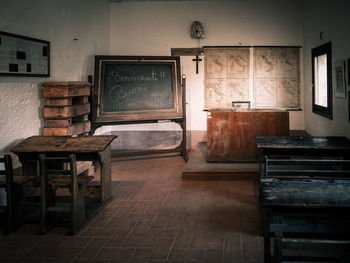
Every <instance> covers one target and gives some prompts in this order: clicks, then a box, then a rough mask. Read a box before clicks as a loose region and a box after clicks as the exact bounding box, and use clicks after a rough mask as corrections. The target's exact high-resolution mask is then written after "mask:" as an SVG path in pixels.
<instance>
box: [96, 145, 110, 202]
mask: <svg viewBox="0 0 350 263" xmlns="http://www.w3.org/2000/svg"><path fill="white" fill-rule="evenodd" d="M99 156H100V163H101V186H100V187H101V203H104V202H106V201H108V200H109V199H110V198H111V196H112V187H111V181H112V180H111V146H110V145H109V146H108V147H107V148H106V149H105V150H104V151H103V152H100V153H99Z"/></svg>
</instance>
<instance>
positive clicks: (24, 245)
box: [0, 156, 263, 263]
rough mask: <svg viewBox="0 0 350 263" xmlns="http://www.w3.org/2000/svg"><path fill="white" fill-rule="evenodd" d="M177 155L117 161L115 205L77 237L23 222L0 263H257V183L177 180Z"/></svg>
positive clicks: (1, 240)
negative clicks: (42, 233) (44, 231)
mask: <svg viewBox="0 0 350 263" xmlns="http://www.w3.org/2000/svg"><path fill="white" fill-rule="evenodd" d="M184 165H185V162H184V160H183V159H182V158H181V157H179V156H172V157H162V158H135V159H132V160H115V162H113V163H112V177H113V178H112V179H113V182H114V183H113V197H114V198H113V200H112V201H111V202H110V203H109V204H108V205H107V206H106V207H105V208H104V209H103V210H102V212H101V213H99V214H98V216H96V217H95V218H93V219H92V220H91V221H90V222H89V224H88V225H87V226H85V227H84V228H83V229H82V230H81V231H80V232H79V233H78V234H77V235H76V236H66V233H67V229H65V228H64V227H55V228H54V229H52V230H51V231H50V232H49V233H48V234H47V235H46V236H40V235H37V234H36V233H37V230H38V224H25V225H24V226H22V227H21V228H19V229H17V230H16V231H15V232H14V233H12V234H11V235H8V236H4V235H2V236H0V262H11V263H19V262H37V263H46V262H64V263H68V262H75V263H78V262H80V263H83V262H85V263H103V262H106V263H107V262H109V263H117V262H118V263H119V262H129V263H131V262H191V263H195V262H263V239H262V238H261V232H260V217H259V209H258V185H257V182H253V181H249V180H237V181H233V180H231V181H183V180H182V179H181V176H182V169H183V167H184Z"/></svg>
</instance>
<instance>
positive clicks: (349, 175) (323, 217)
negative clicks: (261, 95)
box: [260, 155, 350, 262]
mask: <svg viewBox="0 0 350 263" xmlns="http://www.w3.org/2000/svg"><path fill="white" fill-rule="evenodd" d="M264 160H265V164H264V173H263V174H262V176H261V178H260V204H261V208H262V216H263V218H262V219H263V228H264V229H263V232H264V244H265V262H288V260H289V261H293V262H298V260H299V262H306V261H307V262H347V261H346V260H348V259H349V258H350V254H349V253H348V252H347V251H350V180H348V179H350V161H349V160H344V159H342V158H341V157H315V156H313V157H310V156H306V157H305V156H300V155H299V156H293V157H283V158H276V157H275V158H270V157H269V156H265V157H264Z"/></svg>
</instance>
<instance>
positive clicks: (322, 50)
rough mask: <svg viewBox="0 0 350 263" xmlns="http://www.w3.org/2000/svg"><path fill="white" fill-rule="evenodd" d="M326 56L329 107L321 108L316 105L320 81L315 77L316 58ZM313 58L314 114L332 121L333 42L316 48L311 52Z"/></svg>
mask: <svg viewBox="0 0 350 263" xmlns="http://www.w3.org/2000/svg"><path fill="white" fill-rule="evenodd" d="M322 55H326V57H327V70H326V71H327V106H326V107H324V106H321V105H318V104H316V103H315V101H316V89H317V87H316V84H315V81H319V79H316V76H315V70H316V68H315V67H316V65H315V58H317V57H319V56H322ZM311 56H312V112H313V113H316V114H318V115H321V116H323V117H326V118H328V119H330V120H332V119H333V101H332V42H328V43H325V44H323V45H321V46H318V47H315V48H313V49H312V51H311Z"/></svg>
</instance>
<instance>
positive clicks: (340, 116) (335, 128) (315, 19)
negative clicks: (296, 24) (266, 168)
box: [304, 0, 350, 138]
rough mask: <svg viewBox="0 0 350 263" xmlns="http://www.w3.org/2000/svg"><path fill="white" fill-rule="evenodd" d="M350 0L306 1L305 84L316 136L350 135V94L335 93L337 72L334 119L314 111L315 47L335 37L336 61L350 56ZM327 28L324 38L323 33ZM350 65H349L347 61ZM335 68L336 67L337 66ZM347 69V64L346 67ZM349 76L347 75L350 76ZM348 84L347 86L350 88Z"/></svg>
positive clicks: (308, 114) (307, 108) (310, 124)
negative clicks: (339, 95)
mask: <svg viewBox="0 0 350 263" xmlns="http://www.w3.org/2000/svg"><path fill="white" fill-rule="evenodd" d="M349 10H350V2H349V1H347V0H336V1H316V0H308V1H304V86H305V128H306V131H307V132H308V133H310V134H311V135H315V136H339V135H340V136H347V137H348V138H350V122H349V113H348V112H349V108H348V103H349V98H348V94H347V95H346V98H336V97H335V93H334V90H335V78H334V77H335V75H334V72H333V73H332V76H333V77H332V78H333V120H329V119H327V118H325V117H322V116H320V115H318V114H314V113H313V112H312V86H311V85H312V69H311V50H312V49H313V48H315V47H317V46H320V45H322V44H324V43H326V42H329V41H332V63H334V61H336V60H346V61H347V59H348V58H350V35H349V28H350V20H349V18H348V11H349ZM321 32H323V39H320V33H321ZM347 66H349V65H347ZM333 68H334V67H333ZM346 69H347V67H346ZM348 78H349V76H347V78H346V79H348ZM349 88H350V87H349V85H348V84H347V90H348V91H349Z"/></svg>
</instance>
